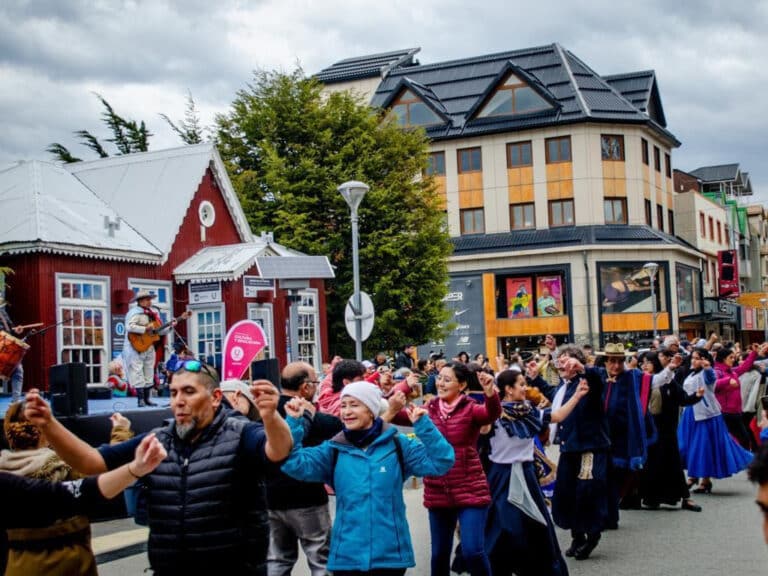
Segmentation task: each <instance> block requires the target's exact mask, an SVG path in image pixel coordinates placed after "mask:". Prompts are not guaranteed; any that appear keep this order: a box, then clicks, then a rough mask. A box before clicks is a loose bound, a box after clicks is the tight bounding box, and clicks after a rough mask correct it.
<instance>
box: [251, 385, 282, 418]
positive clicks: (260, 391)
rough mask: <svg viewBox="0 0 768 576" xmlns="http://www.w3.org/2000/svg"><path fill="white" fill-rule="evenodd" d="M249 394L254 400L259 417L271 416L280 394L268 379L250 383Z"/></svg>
mask: <svg viewBox="0 0 768 576" xmlns="http://www.w3.org/2000/svg"><path fill="white" fill-rule="evenodd" d="M251 394H253V397H254V399H255V400H256V408H257V409H258V411H259V415H261V419H262V420H264V419H265V418H271V417H272V416H274V414H275V412H276V411H277V404H278V402H279V400H280V395H279V394H278V392H277V388H275V386H274V385H273V384H272V382H270V381H269V380H256V381H254V382H253V384H251Z"/></svg>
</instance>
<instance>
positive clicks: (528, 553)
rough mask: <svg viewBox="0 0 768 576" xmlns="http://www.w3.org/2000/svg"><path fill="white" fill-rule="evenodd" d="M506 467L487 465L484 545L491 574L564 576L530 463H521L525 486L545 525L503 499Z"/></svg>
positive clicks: (506, 487) (506, 489)
mask: <svg viewBox="0 0 768 576" xmlns="http://www.w3.org/2000/svg"><path fill="white" fill-rule="evenodd" d="M510 470H511V467H510V465H509V464H497V463H495V462H492V463H491V468H490V470H489V471H488V484H489V486H490V489H491V496H492V498H493V502H492V503H491V507H490V510H489V511H488V522H487V525H486V530H485V546H486V549H487V551H488V557H489V559H490V561H491V568H492V572H493V574H511V573H514V574H520V575H523V576H527V575H529V574H531V575H534V574H535V575H536V576H568V566H567V565H566V563H565V559H564V558H563V555H562V554H561V552H560V545H559V543H558V541H557V536H556V534H555V527H554V525H553V524H552V518H551V517H550V514H549V510H548V509H547V505H546V503H545V502H544V496H543V495H542V493H541V487H540V486H539V480H538V478H537V477H536V468H535V466H534V464H533V462H524V463H523V473H524V476H525V483H526V485H527V486H528V491H529V492H530V494H531V496H532V497H533V500H534V501H535V502H536V507H537V508H538V509H539V512H540V513H541V515H542V516H543V517H544V518H545V519H546V521H547V524H546V526H545V525H543V524H540V523H538V522H536V521H535V520H533V519H532V518H530V517H529V516H528V515H527V514H525V512H523V511H522V510H520V509H519V508H517V507H516V506H514V505H513V504H510V502H509V501H508V500H507V495H508V493H509V480H510Z"/></svg>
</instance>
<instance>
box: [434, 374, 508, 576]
mask: <svg viewBox="0 0 768 576" xmlns="http://www.w3.org/2000/svg"><path fill="white" fill-rule="evenodd" d="M473 377H477V378H479V379H480V384H481V386H482V388H483V392H484V393H485V396H486V398H485V404H479V403H477V402H475V401H474V400H473V399H471V398H469V397H468V396H466V395H465V394H464V392H465V391H466V389H467V384H468V380H469V379H470V378H473ZM436 384H437V398H434V399H432V400H431V401H430V402H429V404H428V405H427V410H428V413H429V417H430V418H431V419H432V422H434V423H435V426H437V429H438V430H440V432H441V433H442V435H443V436H444V437H445V439H446V440H448V442H449V443H450V444H451V446H453V449H454V452H455V454H456V462H455V464H454V465H453V468H451V470H450V471H449V472H448V474H446V475H445V476H440V477H431V478H430V477H428V478H424V506H426V507H427V508H428V509H429V531H430V534H431V536H432V576H448V575H449V573H450V560H451V550H452V548H453V533H454V530H455V528H456V522H457V521H458V522H459V527H460V530H461V549H462V555H463V557H464V561H465V563H466V565H467V568H468V569H469V572H470V574H471V575H472V576H481V575H483V576H484V575H489V574H490V573H491V568H490V564H489V562H488V556H487V555H486V553H485V542H484V539H483V533H484V531H485V519H486V516H487V514H488V506H489V505H490V502H491V494H490V491H489V489H488V482H487V480H486V478H485V473H484V472H483V467H482V464H481V462H480V455H479V454H478V452H477V439H478V436H479V435H480V428H482V427H483V426H485V425H487V424H491V423H492V422H494V421H495V420H496V419H497V418H498V417H499V416H500V415H501V401H500V400H499V395H498V393H497V392H496V389H495V387H494V382H493V376H491V375H489V374H485V373H482V372H481V373H478V374H477V376H475V375H474V373H472V372H471V371H470V369H469V368H468V367H467V365H466V364H462V363H461V362H452V363H448V364H446V365H445V366H444V367H443V368H442V369H441V370H440V373H439V374H438V376H437V380H436Z"/></svg>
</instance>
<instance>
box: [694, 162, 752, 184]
mask: <svg viewBox="0 0 768 576" xmlns="http://www.w3.org/2000/svg"><path fill="white" fill-rule="evenodd" d="M690 173H691V174H692V175H693V176H696V178H698V179H699V180H701V181H702V182H729V181H731V180H733V181H734V182H735V181H736V180H740V176H739V165H738V164H721V165H719V166H702V167H701V168H696V170H691V172H690Z"/></svg>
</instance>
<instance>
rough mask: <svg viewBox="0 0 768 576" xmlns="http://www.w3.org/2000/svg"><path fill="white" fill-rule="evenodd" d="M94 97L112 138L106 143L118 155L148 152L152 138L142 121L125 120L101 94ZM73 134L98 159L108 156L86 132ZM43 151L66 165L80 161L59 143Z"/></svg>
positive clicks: (91, 135) (81, 131) (102, 147)
mask: <svg viewBox="0 0 768 576" xmlns="http://www.w3.org/2000/svg"><path fill="white" fill-rule="evenodd" d="M94 96H96V98H98V99H99V101H100V102H101V104H102V106H104V111H103V112H102V113H101V120H102V122H104V124H106V125H107V127H108V128H109V129H110V131H111V132H112V138H107V142H112V143H113V144H114V145H115V147H116V148H117V151H118V154H131V153H133V152H146V151H147V150H149V138H150V136H152V133H151V132H150V131H149V130H148V129H147V127H146V125H145V124H144V121H143V120H142V121H141V122H136V121H135V120H128V119H125V118H123V117H122V116H120V115H119V114H117V112H115V110H114V108H112V105H111V104H110V103H109V102H107V101H106V100H105V99H104V97H103V96H101V94H96V93H95V92H94ZM74 134H75V136H77V137H78V139H79V140H80V144H82V145H83V146H85V147H86V148H89V149H90V150H92V151H94V152H96V154H98V155H99V157H100V158H106V157H108V156H109V154H108V153H107V151H106V149H105V148H104V146H103V145H102V144H101V142H99V140H98V138H96V137H95V136H94V135H93V134H91V133H90V132H89V131H88V130H77V131H75V132H74ZM45 151H46V152H49V153H51V154H53V156H54V157H55V158H56V160H59V161H60V162H65V163H67V164H69V163H72V162H80V161H81V159H80V158H77V157H76V156H73V155H72V154H71V153H70V151H69V149H68V148H67V147H66V146H64V145H63V144H60V143H59V142H54V143H52V144H49V145H48V148H46V149H45Z"/></svg>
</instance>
